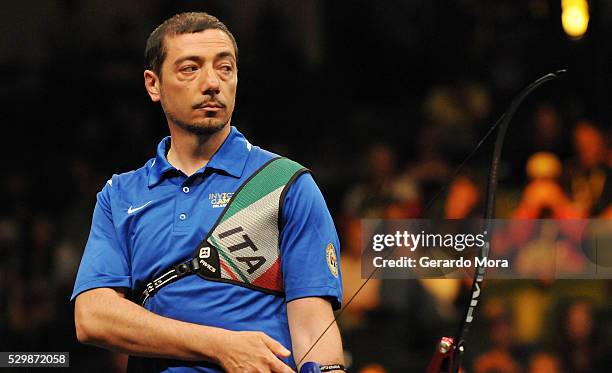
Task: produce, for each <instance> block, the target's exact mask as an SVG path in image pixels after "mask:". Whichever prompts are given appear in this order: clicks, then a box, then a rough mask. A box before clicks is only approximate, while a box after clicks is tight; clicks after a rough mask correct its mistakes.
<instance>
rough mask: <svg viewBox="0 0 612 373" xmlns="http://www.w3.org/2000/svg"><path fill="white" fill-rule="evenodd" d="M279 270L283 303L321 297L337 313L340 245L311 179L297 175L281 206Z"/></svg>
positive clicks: (339, 283)
mask: <svg viewBox="0 0 612 373" xmlns="http://www.w3.org/2000/svg"><path fill="white" fill-rule="evenodd" d="M282 224H283V225H282V230H281V236H280V249H281V266H282V273H283V283H284V286H285V295H286V300H287V301H291V300H294V299H298V298H305V297H324V298H327V299H329V300H330V301H331V303H332V307H333V308H334V309H338V308H340V306H341V300H342V278H341V273H340V268H339V260H338V258H339V257H340V251H339V250H340V245H339V242H338V234H337V233H336V228H335V227H334V222H333V220H332V217H331V215H330V213H329V210H328V209H327V205H326V204H325V199H324V198H323V195H322V194H321V191H320V190H319V188H318V186H317V185H316V183H315V181H314V179H313V178H312V176H311V175H310V174H309V173H304V174H302V175H300V176H299V177H298V178H297V179H296V180H295V182H294V183H293V184H292V185H290V186H289V189H288V191H287V193H286V195H285V199H284V201H283V206H282Z"/></svg>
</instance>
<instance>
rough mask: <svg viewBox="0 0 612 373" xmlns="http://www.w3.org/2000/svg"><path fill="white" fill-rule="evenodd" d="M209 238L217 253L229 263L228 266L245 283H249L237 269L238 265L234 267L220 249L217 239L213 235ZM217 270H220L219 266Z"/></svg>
mask: <svg viewBox="0 0 612 373" xmlns="http://www.w3.org/2000/svg"><path fill="white" fill-rule="evenodd" d="M210 240H211V241H212V244H213V245H214V246H215V248H216V249H217V252H218V253H219V255H221V256H222V257H223V258H224V259H225V262H226V263H227V264H229V266H230V267H232V268H233V269H234V271H236V274H238V275H239V276H240V277H242V280H243V281H244V282H246V283H247V284H250V282H249V279H248V278H247V277H246V276H245V275H243V274H242V272H240V270H239V269H238V267H236V265H235V264H234V262H232V260H231V259H230V258H229V257H228V256H227V254H225V253H224V252H223V250H221V249H220V247H221V245H219V243H217V240H215V238H214V237H213V236H210ZM219 270H221V266H219Z"/></svg>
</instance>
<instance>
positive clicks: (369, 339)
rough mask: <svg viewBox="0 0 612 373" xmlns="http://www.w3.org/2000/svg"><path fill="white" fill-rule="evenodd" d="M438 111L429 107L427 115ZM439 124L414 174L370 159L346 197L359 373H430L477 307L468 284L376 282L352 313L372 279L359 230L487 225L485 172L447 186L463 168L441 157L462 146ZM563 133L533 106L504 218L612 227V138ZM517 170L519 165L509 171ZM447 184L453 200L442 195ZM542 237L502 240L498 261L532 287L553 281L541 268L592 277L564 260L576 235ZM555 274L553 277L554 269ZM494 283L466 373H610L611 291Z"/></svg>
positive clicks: (588, 124) (594, 285)
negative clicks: (451, 222)
mask: <svg viewBox="0 0 612 373" xmlns="http://www.w3.org/2000/svg"><path fill="white" fill-rule="evenodd" d="M429 104H430V103H429V102H428V101H426V102H425V107H428V105H429ZM438 104H439V105H440V106H439V107H438V108H437V109H436V111H435V112H436V115H447V117H446V120H449V118H450V117H451V116H452V113H453V111H455V112H456V111H457V110H456V109H457V108H452V107H451V106H452V105H453V104H452V102H451V101H446V100H443V102H440V103H438ZM430 123H431V126H428V127H427V129H426V130H425V134H422V136H427V134H428V133H429V132H430V131H431V132H437V133H438V134H437V135H436V136H435V137H434V138H433V139H430V141H424V142H423V148H422V150H421V151H420V153H419V157H418V159H417V160H416V161H414V162H410V163H405V164H401V163H398V162H397V161H396V158H397V156H396V151H395V150H394V149H393V147H391V146H389V145H387V144H374V145H372V146H371V147H370V148H369V150H368V151H367V154H366V156H365V157H364V160H363V161H362V162H363V164H364V165H367V173H366V174H365V175H364V177H363V179H362V180H361V181H360V182H359V183H357V184H355V185H353V186H351V187H350V188H348V190H347V192H346V194H345V196H344V199H343V204H342V209H341V212H342V213H341V215H340V216H339V217H338V219H337V222H338V224H339V226H340V227H341V238H342V254H341V268H342V271H343V281H344V292H345V293H344V296H345V299H344V301H345V303H348V302H349V301H350V305H349V306H348V307H347V309H346V310H345V311H344V312H343V314H342V315H341V318H340V321H341V326H342V328H343V330H344V337H345V342H346V348H347V351H348V352H349V355H348V356H349V357H350V358H351V359H352V362H353V366H354V367H355V368H357V371H359V372H400V371H402V372H404V371H405V372H408V371H411V372H412V371H423V370H424V369H425V367H426V366H427V362H428V361H429V358H430V357H431V356H432V354H433V349H434V346H435V343H436V341H437V339H438V338H439V337H441V336H445V335H448V336H454V333H455V332H456V330H457V328H458V326H459V321H460V318H461V317H462V315H463V312H464V310H465V307H466V305H467V303H468V300H469V299H468V297H469V296H471V294H469V290H470V286H471V279H467V280H465V281H464V280H451V279H421V280H380V279H371V280H369V281H368V282H367V283H366V285H365V286H364V287H363V289H361V290H360V291H359V293H358V295H357V296H356V297H354V299H352V301H351V298H353V295H354V294H355V293H356V292H357V291H358V289H359V288H360V287H361V286H362V284H363V283H364V279H363V277H366V276H364V275H363V274H362V269H361V250H362V237H361V230H360V227H361V224H360V219H364V218H370V219H372V218H376V219H383V218H384V219H416V218H447V219H466V218H479V217H482V216H483V213H484V209H483V199H484V198H485V195H484V190H483V188H484V187H485V185H486V177H487V174H486V170H487V167H486V165H483V166H482V167H481V168H482V170H479V171H475V170H473V171H467V172H465V173H460V175H458V176H456V177H455V178H454V179H452V180H451V181H449V180H448V177H449V175H450V174H451V173H452V171H453V169H454V168H456V167H457V164H458V163H459V161H460V160H456V161H454V162H453V161H448V160H446V159H445V157H444V156H443V155H442V153H441V152H438V151H436V146H437V144H440V143H443V142H444V141H445V140H448V139H445V137H446V136H453V135H452V134H451V135H449V134H448V132H447V131H445V130H444V129H443V128H440V127H441V126H443V124H439V123H436V122H435V121H434V120H432V121H431V122H430ZM441 123H444V122H441ZM562 123H563V118H562V116H561V115H560V114H559V112H558V110H557V109H556V108H555V106H553V105H550V104H548V103H543V104H538V105H536V106H535V109H534V111H533V119H532V126H531V127H530V131H532V133H531V134H530V135H529V136H528V137H525V138H523V139H522V140H521V141H522V144H521V146H522V147H523V148H524V150H523V151H525V152H527V153H528V154H527V157H526V160H525V161H524V162H523V164H522V165H521V166H522V167H521V168H522V171H523V172H524V173H525V176H524V178H523V179H524V182H522V183H515V184H516V185H515V184H511V185H505V184H504V183H503V182H502V183H501V185H500V186H499V191H498V192H499V195H498V202H497V214H496V216H497V217H498V218H508V219H552V220H553V221H555V220H558V221H563V220H570V221H574V222H575V221H576V219H611V218H612V193H611V189H610V188H611V185H612V167H611V166H612V146H611V144H610V138H609V132H607V131H609V127H607V129H606V127H602V126H600V125H598V124H596V123H594V122H592V121H589V120H587V119H580V120H577V121H576V122H575V123H567V124H566V127H563V125H562ZM515 159H516V158H514V157H512V156H511V157H509V159H508V158H506V162H510V160H512V161H513V162H515ZM511 167H512V165H511V164H505V165H503V166H502V169H503V168H506V171H505V172H511V171H510V170H509V169H510V168H511ZM447 183H449V185H448V188H447V193H445V194H443V195H439V194H438V193H437V191H439V190H441V189H442V188H443V187H444V186H445V185H446V184H447ZM437 197H440V198H439V201H436V198H437ZM432 199H433V201H432ZM436 205H439V206H438V207H436ZM431 206H433V207H431ZM539 229H540V230H539V231H537V232H530V234H534V233H535V239H534V240H533V241H530V242H527V240H525V239H524V238H523V237H521V235H520V234H518V235H517V234H516V233H517V232H512V233H513V234H512V235H507V236H502V237H495V238H494V240H493V243H492V245H493V246H492V247H493V250H494V251H495V250H498V251H508V250H516V252H513V253H512V255H509V256H510V257H512V258H513V265H516V266H517V267H520V268H518V271H519V272H520V273H521V274H522V275H525V276H526V277H525V278H534V277H531V276H530V275H532V274H533V273H531V271H538V270H539V271H544V272H546V271H545V269H544V270H543V269H542V268H543V267H546V266H547V265H548V266H550V265H553V266H555V265H556V266H557V268H556V269H557V270H559V269H560V267H559V266H563V268H565V270H568V269H571V268H572V267H574V268H580V267H581V266H582V265H583V263H581V262H580V261H581V260H583V258H580V257H575V256H571V255H567V254H566V253H565V252H560V251H559V250H560V248H561V247H562V246H561V245H559V242H561V241H562V240H564V239H565V240H567V241H568V242H570V243H571V241H572V239H576V240H578V239H579V237H572V236H573V233H574V232H572V231H571V229H567V227H565V229H564V227H563V225H562V224H560V225H552V226H545V225H542V226H541V227H540V228H539ZM568 252H569V251H568ZM506 255H508V253H506ZM542 255H545V256H546V257H541V256H542ZM555 256H557V258H556V260H555V259H551V258H555ZM535 273H538V272H535ZM539 273H543V272H539ZM546 273H547V274H548V275H551V274H554V269H553V271H552V272H546ZM535 278H539V277H535ZM485 282H486V284H485V291H484V295H483V297H484V298H483V299H484V304H482V305H481V307H482V308H481V309H480V310H479V312H478V313H479V315H478V316H477V317H476V318H477V319H479V320H478V321H476V322H475V327H474V328H473V330H471V332H470V333H469V334H468V339H467V340H468V343H467V352H466V357H465V360H466V363H467V365H466V369H465V371H466V372H475V373H490V372H501V373H505V372H508V373H513V372H529V373H540V372H547V373H555V372H560V373H561V372H599V371H605V370H606V369H608V368H609V367H610V366H612V344H611V343H612V339H611V338H612V304H611V303H610V302H609V297H610V295H612V283H610V281H601V280H555V279H554V278H553V276H543V277H542V278H539V279H538V280H489V281H485Z"/></svg>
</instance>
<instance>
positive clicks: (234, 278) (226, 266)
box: [219, 260, 238, 281]
mask: <svg viewBox="0 0 612 373" xmlns="http://www.w3.org/2000/svg"><path fill="white" fill-rule="evenodd" d="M219 264H221V267H222V268H223V269H224V270H225V272H227V273H228V274H229V275H230V277H231V278H232V280H235V281H238V278H237V277H236V275H235V274H234V272H232V271H231V270H230V268H229V267H228V265H227V264H225V262H224V261H223V260H220V261H219Z"/></svg>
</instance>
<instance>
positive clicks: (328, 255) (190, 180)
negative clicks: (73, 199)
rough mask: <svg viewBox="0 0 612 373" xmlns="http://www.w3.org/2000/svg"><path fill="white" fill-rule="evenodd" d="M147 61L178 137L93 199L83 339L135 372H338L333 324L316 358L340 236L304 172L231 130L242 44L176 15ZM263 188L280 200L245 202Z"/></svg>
mask: <svg viewBox="0 0 612 373" xmlns="http://www.w3.org/2000/svg"><path fill="white" fill-rule="evenodd" d="M145 60H146V70H145V72H144V80H145V88H146V90H147V92H148V94H149V96H150V97H151V100H152V101H154V102H160V103H161V105H162V108H163V110H164V113H165V116H166V120H167V122H168V127H169V130H170V135H171V136H169V137H167V138H165V139H163V140H162V141H161V143H160V144H159V146H158V148H157V155H156V157H155V158H153V159H151V160H149V161H148V162H147V163H146V164H145V165H144V166H143V167H142V168H140V169H138V170H135V171H132V172H128V173H124V174H121V175H114V176H113V177H112V179H111V180H109V181H108V183H107V184H106V185H105V186H104V188H103V189H102V191H101V192H100V193H99V194H98V197H97V204H96V208H95V210H94V214H93V221H92V227H91V232H90V235H89V240H88V242H87V246H86V248H85V252H84V254H83V259H82V261H81V265H80V268H79V273H78V276H77V279H76V283H75V287H74V292H73V294H72V299H75V298H76V301H75V323H76V330H77V337H78V339H79V341H81V342H83V343H87V344H93V345H97V346H100V347H104V348H108V349H112V350H116V351H121V352H125V353H128V354H129V355H130V361H129V363H128V370H129V371H135V372H136V371H147V372H148V371H154V372H160V371H163V372H170V371H172V372H191V371H199V372H220V371H223V370H224V371H227V372H291V371H293V369H299V368H300V367H297V366H296V364H297V363H299V362H301V361H304V362H316V364H300V365H308V367H310V368H304V369H318V368H319V364H321V365H330V366H324V367H322V370H323V371H341V370H342V369H343V367H339V368H340V369H339V370H338V369H336V368H337V367H332V366H331V365H336V364H342V360H343V359H342V346H341V341H340V334H339V331H338V328H337V326H336V325H335V323H334V324H333V326H332V327H331V328H330V329H329V330H328V331H327V332H326V333H325V334H324V336H323V337H322V338H321V339H320V340H319V341H318V342H317V343H316V345H315V347H314V348H313V349H312V351H310V352H309V353H308V354H307V352H308V350H309V349H310V348H311V346H312V345H313V344H315V341H316V340H317V338H319V336H321V334H323V332H324V330H325V328H326V327H327V326H328V325H329V324H330V323H332V321H333V311H332V308H338V307H339V306H340V299H341V296H342V294H341V285H340V284H341V282H340V281H341V279H340V273H339V269H338V267H337V261H336V258H337V257H338V251H337V250H338V247H339V245H338V238H337V235H336V232H335V228H334V226H333V222H332V219H331V217H330V215H329V212H328V210H327V207H326V205H325V201H324V200H323V197H322V195H321V193H320V191H319V189H318V188H317V186H316V184H315V183H314V181H313V179H312V177H311V176H310V174H309V173H307V172H303V171H304V169H303V168H301V166H299V165H297V164H295V163H294V162H291V161H288V160H286V159H279V158H278V156H276V155H274V154H272V153H270V152H267V151H265V150H262V149H260V148H259V147H257V146H253V145H251V144H250V143H249V142H248V141H247V140H246V139H245V138H244V136H243V135H242V134H241V133H240V132H238V131H237V130H236V128H235V127H231V125H230V121H231V116H232V112H233V110H234V103H235V97H236V86H237V81H238V70H237V46H236V42H235V40H234V37H233V36H232V34H231V33H230V32H229V30H228V29H227V28H226V26H225V25H224V24H223V23H221V22H220V21H219V20H218V19H216V18H215V17H213V16H210V15H208V14H206V13H182V14H178V15H176V16H174V17H172V18H170V19H168V20H167V21H165V22H164V23H163V24H162V25H160V26H159V27H158V28H157V29H156V30H155V31H153V33H152V34H151V35H150V36H149V39H148V41H147V46H146V50H145ZM273 164H276V165H281V166H279V167H277V169H276V171H274V172H277V173H276V174H272V176H270V177H267V176H265V175H264V176H261V175H262V174H263V173H265V172H268V170H269V169H271V168H272V167H271V165H273ZM295 165H297V167H296V166H295ZM290 167H293V168H292V169H291V170H290V172H285V171H287V170H288V169H289V168H290ZM270 172H272V171H270ZM279 175H285V176H287V175H288V177H287V178H286V180H285V182H283V183H284V184H283V185H280V187H278V188H276V186H273V184H274V183H277V180H278V178H279V177H280V176H279ZM254 180H261V182H260V181H258V182H254ZM281 184H282V183H281ZM271 185H272V186H271ZM268 187H269V189H270V190H274V193H278V194H274V195H275V196H276V198H268V199H266V198H263V197H261V198H260V199H258V200H257V201H255V202H253V203H252V204H251V206H248V204H245V203H244V201H246V200H248V199H249V198H251V199H253V195H252V194H248V193H246V192H245V191H255V192H259V191H260V189H265V188H268ZM275 188H276V189H275ZM281 189H282V192H281ZM269 195H273V194H272V193H270V194H269ZM279 195H280V197H279ZM234 200H236V201H235V202H236V203H235V204H233V203H232V202H234ZM251 202H252V201H251ZM245 206H246V207H245ZM252 206H255V207H254V208H251V207H252ZM241 208H243V209H242V210H240V209H241ZM249 208H250V210H249ZM275 209H276V210H275ZM239 210H240V211H239ZM236 211H237V212H236ZM244 211H247V212H249V213H248V214H246V213H243V212H244ZM262 211H272V212H276V213H275V214H273V213H271V214H267V215H265V216H264V218H261V217H260V216H259V215H257V214H261V213H262ZM241 212H242V213H241ZM232 213H234V215H233V216H230V215H231V214H232ZM253 214H255V215H257V218H253V217H252V216H251V215H253ZM236 216H240V218H241V219H242V220H241V221H240V225H238V226H235V227H233V228H232V227H230V228H227V227H226V225H227V224H226V223H227V222H228V221H230V222H231V221H233V220H232V219H234V218H235V217H236ZM277 218H278V224H269V225H267V226H266V225H265V224H267V223H266V222H269V221H274V222H276V220H274V219H277ZM262 226H265V227H268V228H266V229H261V227H262ZM222 230H224V231H222ZM262 237H264V238H262ZM229 239H233V240H234V241H232V243H231V244H227V243H224V242H222V240H229ZM270 248H271V249H270ZM275 248H276V249H277V250H276V252H274V249H275ZM264 251H265V253H264V254H262V252H264ZM230 257H231V258H230ZM213 259H214V260H213ZM263 269H265V270H263ZM130 298H131V299H134V300H137V302H132V301H130V300H128V299H130ZM137 303H138V304H137ZM139 304H140V305H139ZM141 305H142V306H141ZM290 351H292V352H290ZM306 354H307V355H306ZM292 368H293V369H292ZM313 371H315V370H313Z"/></svg>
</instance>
